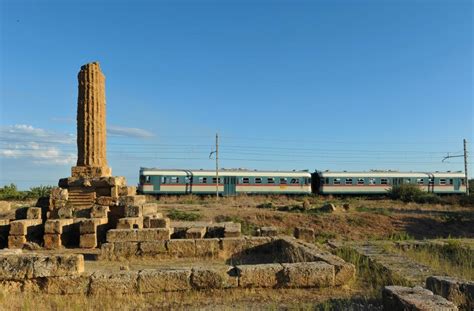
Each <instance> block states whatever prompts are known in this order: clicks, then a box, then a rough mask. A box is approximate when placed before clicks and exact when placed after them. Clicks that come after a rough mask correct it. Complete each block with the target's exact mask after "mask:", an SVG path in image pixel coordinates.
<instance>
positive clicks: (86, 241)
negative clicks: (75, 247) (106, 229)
mask: <svg viewBox="0 0 474 311" xmlns="http://www.w3.org/2000/svg"><path fill="white" fill-rule="evenodd" d="M97 246H98V239H97V234H96V233H84V234H81V236H80V238H79V247H80V248H96V247H97Z"/></svg>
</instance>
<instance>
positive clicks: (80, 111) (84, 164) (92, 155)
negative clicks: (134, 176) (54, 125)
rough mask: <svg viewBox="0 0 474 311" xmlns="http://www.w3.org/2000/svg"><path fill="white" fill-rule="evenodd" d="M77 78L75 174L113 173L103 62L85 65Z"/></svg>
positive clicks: (100, 175)
mask: <svg viewBox="0 0 474 311" xmlns="http://www.w3.org/2000/svg"><path fill="white" fill-rule="evenodd" d="M77 80H78V82H79V87H78V98H77V166H74V167H72V176H73V177H81V178H94V177H103V176H110V175H111V173H112V172H111V169H110V168H109V167H108V165H107V155H106V139H107V133H106V127H105V76H104V74H103V73H102V71H101V70H100V65H99V63H98V62H93V63H89V64H86V65H84V66H82V67H81V71H79V74H78V75H77Z"/></svg>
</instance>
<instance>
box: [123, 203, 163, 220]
mask: <svg viewBox="0 0 474 311" xmlns="http://www.w3.org/2000/svg"><path fill="white" fill-rule="evenodd" d="M157 213H158V205H157V204H156V203H145V204H141V205H126V206H125V217H143V216H148V215H156V214H157Z"/></svg>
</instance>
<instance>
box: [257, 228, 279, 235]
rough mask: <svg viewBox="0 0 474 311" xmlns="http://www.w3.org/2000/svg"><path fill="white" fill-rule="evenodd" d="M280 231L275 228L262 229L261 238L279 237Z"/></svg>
mask: <svg viewBox="0 0 474 311" xmlns="http://www.w3.org/2000/svg"><path fill="white" fill-rule="evenodd" d="M277 235H278V230H277V228H275V227H261V228H260V236H277Z"/></svg>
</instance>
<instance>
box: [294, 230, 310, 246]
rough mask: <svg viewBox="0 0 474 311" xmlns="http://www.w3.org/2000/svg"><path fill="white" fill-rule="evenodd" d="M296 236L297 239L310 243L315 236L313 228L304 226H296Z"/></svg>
mask: <svg viewBox="0 0 474 311" xmlns="http://www.w3.org/2000/svg"><path fill="white" fill-rule="evenodd" d="M294 236H295V238H297V239H300V240H303V241H306V242H310V243H311V242H313V241H314V238H315V235H314V230H313V229H311V228H303V227H296V228H295V231H294Z"/></svg>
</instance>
